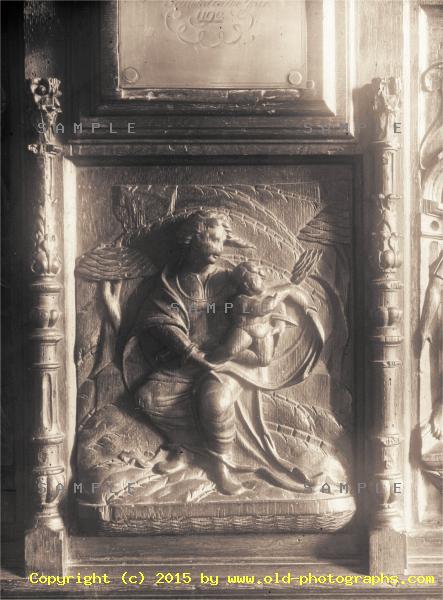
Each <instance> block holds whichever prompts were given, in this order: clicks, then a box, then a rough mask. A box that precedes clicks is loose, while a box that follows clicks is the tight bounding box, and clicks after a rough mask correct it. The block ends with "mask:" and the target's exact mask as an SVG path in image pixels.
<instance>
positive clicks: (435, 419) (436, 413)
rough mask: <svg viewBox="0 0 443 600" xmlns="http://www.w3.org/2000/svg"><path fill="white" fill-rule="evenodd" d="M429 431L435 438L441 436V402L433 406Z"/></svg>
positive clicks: (442, 429)
mask: <svg viewBox="0 0 443 600" xmlns="http://www.w3.org/2000/svg"><path fill="white" fill-rule="evenodd" d="M429 423H430V425H431V433H432V435H433V436H434V437H435V439H437V440H441V439H442V437H443V404H438V405H437V406H435V407H434V409H433V411H432V413H431V417H430V419H429Z"/></svg>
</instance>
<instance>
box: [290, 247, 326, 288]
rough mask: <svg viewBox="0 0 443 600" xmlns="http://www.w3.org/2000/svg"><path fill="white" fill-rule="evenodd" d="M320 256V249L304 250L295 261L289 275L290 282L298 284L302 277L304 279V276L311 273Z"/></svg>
mask: <svg viewBox="0 0 443 600" xmlns="http://www.w3.org/2000/svg"><path fill="white" fill-rule="evenodd" d="M321 256H322V251H321V250H319V249H317V248H311V249H309V250H305V251H304V252H303V254H302V255H301V256H300V258H299V259H298V261H297V262H296V263H295V266H294V269H293V271H292V275H291V282H292V283H295V284H296V285H298V284H299V283H301V282H302V281H303V280H304V279H306V277H309V275H311V273H312V272H313V271H315V269H316V267H317V264H318V261H319V260H320V258H321Z"/></svg>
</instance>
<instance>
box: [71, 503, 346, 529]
mask: <svg viewBox="0 0 443 600" xmlns="http://www.w3.org/2000/svg"><path fill="white" fill-rule="evenodd" d="M322 495H323V496H325V495H326V494H322ZM79 513H80V515H79V516H80V518H81V520H82V522H83V523H84V525H86V526H87V528H88V530H90V529H91V527H93V528H95V529H97V530H98V532H100V533H109V534H115V533H117V534H125V535H128V534H140V535H143V534H149V535H156V534H166V535H168V534H169V535H170V534H178V535H182V534H189V533H192V534H194V533H229V532H234V531H235V532H242V533H249V532H252V533H256V532H262V533H272V532H276V531H286V532H303V533H315V532H327V533H329V532H333V531H338V530H339V529H342V528H343V527H344V526H345V525H347V524H348V523H349V522H350V520H351V519H352V517H353V515H354V513H355V500H354V498H353V497H352V496H347V495H345V494H342V497H333V496H331V497H327V498H319V499H314V498H312V499H310V500H296V501H294V502H288V501H280V502H278V501H277V502H248V503H241V504H240V503H238V502H232V501H229V500H228V501H225V502H208V503H206V504H203V503H202V504H199V503H194V504H187V505H186V504H178V503H174V504H172V503H171V504H170V505H167V504H163V505H158V504H114V505H106V506H103V505H102V506H99V505H90V504H89V505H88V504H84V503H81V504H80V505H79Z"/></svg>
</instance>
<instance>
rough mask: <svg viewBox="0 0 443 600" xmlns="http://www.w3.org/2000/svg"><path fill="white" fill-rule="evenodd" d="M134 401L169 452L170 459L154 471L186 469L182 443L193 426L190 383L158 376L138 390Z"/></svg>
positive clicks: (157, 466)
mask: <svg viewBox="0 0 443 600" xmlns="http://www.w3.org/2000/svg"><path fill="white" fill-rule="evenodd" d="M136 402H137V404H138V407H139V408H140V409H141V410H142V411H143V412H144V414H145V415H146V416H147V417H148V419H149V421H150V422H151V423H152V424H153V425H154V426H155V427H156V428H157V429H158V430H159V431H160V433H161V434H162V435H163V437H164V438H165V441H166V445H167V447H168V450H169V456H168V457H167V459H166V460H164V461H161V462H159V463H157V464H156V465H155V467H154V469H155V471H157V472H158V473H162V474H172V473H176V472H178V471H181V470H183V469H185V468H186V467H187V466H188V457H187V455H186V454H185V453H184V452H183V450H182V444H186V442H187V437H188V435H189V431H191V430H192V427H193V415H192V406H191V382H190V381H189V382H188V381H178V380H176V379H175V378H172V377H164V378H162V377H161V376H160V377H158V376H157V377H156V378H152V379H149V380H148V381H147V382H146V383H145V384H144V385H142V386H141V387H140V389H139V390H138V392H137V395H136Z"/></svg>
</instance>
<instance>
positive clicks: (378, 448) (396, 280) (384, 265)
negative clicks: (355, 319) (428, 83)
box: [370, 78, 403, 531]
mask: <svg viewBox="0 0 443 600" xmlns="http://www.w3.org/2000/svg"><path fill="white" fill-rule="evenodd" d="M373 94H374V95H373V117H374V128H373V132H374V136H373V141H372V159H373V167H374V173H373V176H374V188H373V192H374V193H373V196H372V210H371V213H372V223H373V225H372V251H371V263H372V277H371V281H370V293H371V300H370V302H371V304H370V306H371V313H372V314H371V317H372V319H371V321H372V325H371V332H370V342H371V357H370V363H371V370H370V373H371V383H372V394H371V397H372V400H371V404H372V407H373V408H372V410H373V423H372V425H373V426H372V435H371V460H372V465H371V466H372V476H373V490H374V504H373V508H372V528H373V529H376V530H377V529H385V528H388V529H393V530H397V531H399V530H401V529H402V509H401V505H400V502H399V498H400V493H401V491H402V475H401V468H400V449H401V438H400V431H399V416H400V414H401V413H400V411H399V409H398V406H399V401H398V397H399V394H400V393H401V392H400V389H399V374H400V369H401V364H402V362H401V346H402V341H403V337H402V332H401V321H402V311H401V304H402V283H401V281H400V277H399V272H398V269H399V267H400V266H401V257H400V249H399V238H400V236H399V232H398V222H397V208H398V205H399V203H400V201H401V197H400V196H399V195H397V194H396V193H395V163H396V154H397V151H398V150H399V147H400V146H399V144H398V142H397V141H396V138H398V134H396V127H395V123H396V122H398V121H399V110H400V108H399V107H400V82H399V80H397V79H394V78H387V79H375V80H373ZM399 492H400V493H399Z"/></svg>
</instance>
